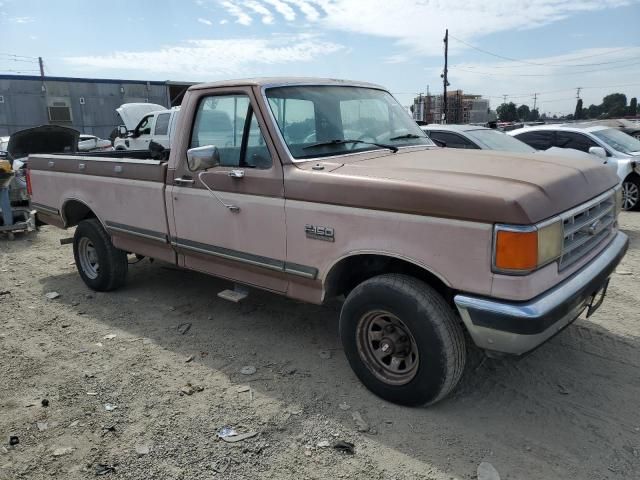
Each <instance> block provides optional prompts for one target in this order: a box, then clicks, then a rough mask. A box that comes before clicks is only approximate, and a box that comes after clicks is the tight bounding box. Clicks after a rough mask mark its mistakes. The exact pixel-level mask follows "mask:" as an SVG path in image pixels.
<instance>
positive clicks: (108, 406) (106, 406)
mask: <svg viewBox="0 0 640 480" xmlns="http://www.w3.org/2000/svg"><path fill="white" fill-rule="evenodd" d="M116 408H118V406H117V405H113V404H111V403H105V404H104V409H105V410H106V411H107V412H112V411H114V410H115V409H116Z"/></svg>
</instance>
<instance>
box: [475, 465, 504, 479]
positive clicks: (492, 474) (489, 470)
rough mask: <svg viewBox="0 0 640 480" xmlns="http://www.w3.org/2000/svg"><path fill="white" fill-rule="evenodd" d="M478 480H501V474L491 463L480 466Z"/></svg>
mask: <svg viewBox="0 0 640 480" xmlns="http://www.w3.org/2000/svg"><path fill="white" fill-rule="evenodd" d="M477 473H478V480H500V474H499V473H498V471H497V470H496V469H495V468H494V466H493V465H491V464H490V463H489V462H481V463H480V465H478V472H477Z"/></svg>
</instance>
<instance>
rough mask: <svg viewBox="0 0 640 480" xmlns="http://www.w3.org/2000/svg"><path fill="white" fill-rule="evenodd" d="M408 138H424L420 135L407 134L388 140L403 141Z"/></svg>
mask: <svg viewBox="0 0 640 480" xmlns="http://www.w3.org/2000/svg"><path fill="white" fill-rule="evenodd" d="M409 138H426V137H423V136H421V135H416V134H415V133H407V134H405V135H398V136H397V137H393V138H390V139H389V140H391V141H393V140H405V139H409Z"/></svg>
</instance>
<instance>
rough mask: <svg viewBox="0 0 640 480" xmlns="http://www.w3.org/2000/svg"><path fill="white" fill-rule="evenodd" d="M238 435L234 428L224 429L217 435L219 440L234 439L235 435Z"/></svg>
mask: <svg viewBox="0 0 640 480" xmlns="http://www.w3.org/2000/svg"><path fill="white" fill-rule="evenodd" d="M237 434H238V433H237V432H236V431H235V429H234V428H233V427H222V428H221V429H220V430H218V433H217V434H216V435H217V436H218V437H219V438H226V437H233V436H234V435H237Z"/></svg>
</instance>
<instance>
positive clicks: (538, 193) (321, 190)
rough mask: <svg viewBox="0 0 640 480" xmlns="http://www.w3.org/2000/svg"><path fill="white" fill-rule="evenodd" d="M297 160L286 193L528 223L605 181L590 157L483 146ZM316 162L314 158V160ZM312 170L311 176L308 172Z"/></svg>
mask: <svg viewBox="0 0 640 480" xmlns="http://www.w3.org/2000/svg"><path fill="white" fill-rule="evenodd" d="M338 160H340V158H336V157H334V158H332V159H328V162H327V167H329V168H326V169H325V170H318V167H317V166H316V167H315V168H316V169H314V168H313V167H314V166H315V165H316V164H317V162H307V163H304V164H298V165H299V168H296V169H295V170H297V173H296V172H295V171H294V172H290V176H289V178H288V179H287V180H286V181H285V187H286V195H287V198H298V199H300V200H308V201H320V202H327V203H335V204H340V205H348V206H354V207H364V208H373V209H379V210H392V211H399V212H405V213H414V214H422V215H431V216H436V217H446V218H457V219H464V220H473V221H482V222H490V223H494V222H501V223H512V224H532V223H536V222H539V221H541V220H544V219H546V218H549V217H552V216H554V215H556V214H558V213H560V212H563V211H565V210H569V209H570V208H572V207H575V206H577V205H579V204H581V203H584V202H586V201H587V200H589V199H591V198H593V197H595V196H597V195H599V194H601V193H603V192H604V191H606V190H608V189H610V188H613V187H614V186H615V185H616V184H617V183H618V178H617V176H616V175H615V174H614V173H613V172H612V171H611V169H610V168H607V167H606V166H604V165H602V164H600V163H599V162H594V161H593V160H582V159H573V158H571V159H567V158H555V157H551V156H541V155H537V154H514V153H511V152H498V151H489V150H484V151H482V150H473V151H471V150H469V151H467V150H460V149H419V150H410V149H406V150H404V149H403V150H400V152H398V153H396V154H390V153H388V152H387V151H384V152H381V151H376V152H375V153H373V152H372V154H364V155H353V156H348V157H342V159H341V160H342V161H343V164H342V165H340V166H337V165H335V162H336V161H338ZM320 163H321V164H322V162H320ZM312 176H313V177H312Z"/></svg>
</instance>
